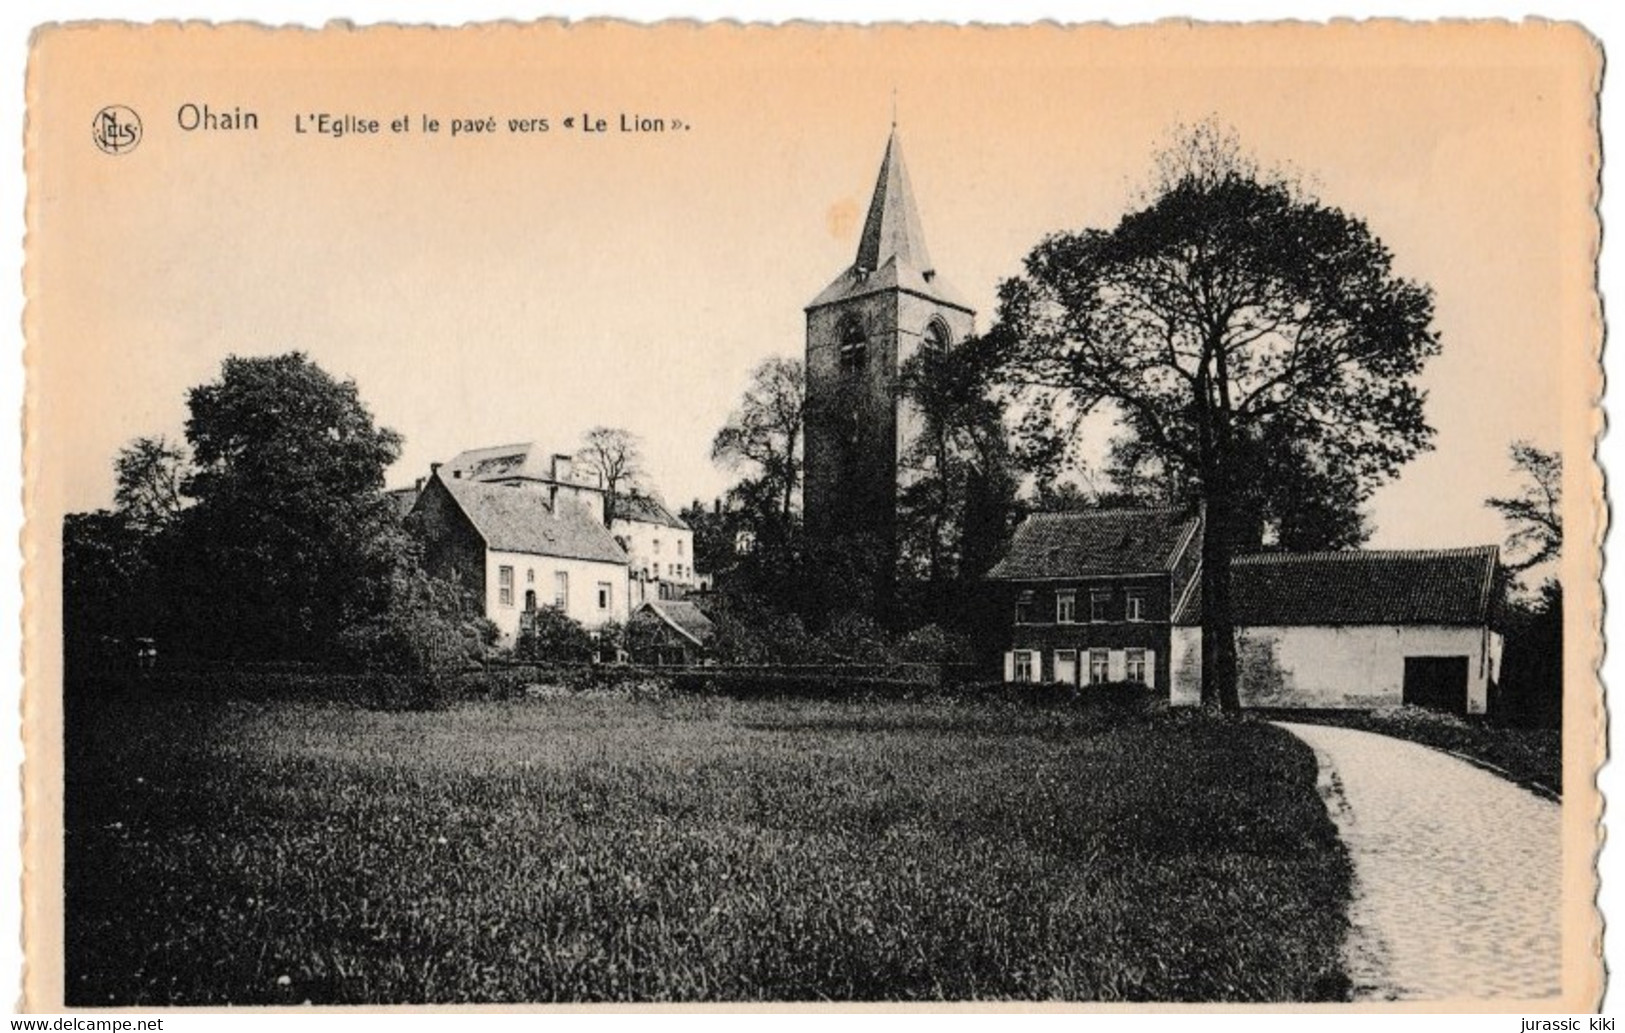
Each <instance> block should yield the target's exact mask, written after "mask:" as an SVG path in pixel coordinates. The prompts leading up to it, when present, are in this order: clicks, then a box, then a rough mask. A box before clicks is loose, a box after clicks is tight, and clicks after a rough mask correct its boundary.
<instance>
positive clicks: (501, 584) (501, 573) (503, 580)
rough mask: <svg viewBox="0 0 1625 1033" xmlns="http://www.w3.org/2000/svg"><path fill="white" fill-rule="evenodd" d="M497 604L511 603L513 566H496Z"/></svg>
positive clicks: (506, 604)
mask: <svg viewBox="0 0 1625 1033" xmlns="http://www.w3.org/2000/svg"><path fill="white" fill-rule="evenodd" d="M497 604H498V605H500V606H512V605H513V568H512V567H498V568H497Z"/></svg>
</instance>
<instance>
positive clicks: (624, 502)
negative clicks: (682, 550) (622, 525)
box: [615, 495, 688, 531]
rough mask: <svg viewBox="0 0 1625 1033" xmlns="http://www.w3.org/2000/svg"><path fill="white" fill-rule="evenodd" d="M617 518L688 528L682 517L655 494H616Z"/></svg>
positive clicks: (684, 529)
mask: <svg viewBox="0 0 1625 1033" xmlns="http://www.w3.org/2000/svg"><path fill="white" fill-rule="evenodd" d="M615 519H617V520H621V519H626V520H636V521H638V522H639V523H643V524H659V525H661V526H662V527H675V528H677V529H678V530H679V531H686V530H688V524H686V523H684V522H683V520H682V518H681V517H678V516H675V515H673V514H672V511H671V510H669V509H667V508H666V506H665V504H664V503H662V502H661V501H660V500H659V499H657V498H655V497H654V496H653V495H616V496H615Z"/></svg>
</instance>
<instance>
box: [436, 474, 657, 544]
mask: <svg viewBox="0 0 1625 1033" xmlns="http://www.w3.org/2000/svg"><path fill="white" fill-rule="evenodd" d="M435 480H437V481H438V482H439V483H440V485H441V486H442V487H444V488H445V489H446V491H447V493H448V494H450V495H451V497H452V499H453V500H454V501H455V502H456V503H457V505H458V507H459V508H461V509H462V511H463V513H464V514H465V515H466V516H467V517H468V519H469V522H470V523H472V524H473V525H474V529H475V530H476V531H478V532H479V534H480V537H481V538H483V539H485V547H486V548H488V549H492V550H494V551H497V552H523V553H529V554H531V555H534V556H558V557H562V558H565V559H578V560H595V561H597V562H600V563H615V564H619V565H621V566H625V565H626V562H627V559H626V551H625V550H624V549H622V548H621V547H620V546H619V545H617V544H616V543H615V539H614V538H613V537H612V536H611V535H610V533H609V531H608V530H607V529H605V527H604V525H603V524H602V523H600V522H599V521H597V520H594V519H593V518H592V516H591V514H589V513H588V512H587V511H586V509H585V507H582V506H577V505H570V504H563V503H561V504H560V506H559V508H558V512H556V513H555V512H554V511H553V509H552V508H551V507H550V506H548V504H547V496H546V495H545V494H543V493H542V492H539V491H531V490H528V489H525V488H521V487H509V486H507V485H502V484H485V483H482V482H480V481H466V480H462V481H460V480H447V479H446V478H443V477H441V476H440V475H439V474H438V473H437V474H436V475H435Z"/></svg>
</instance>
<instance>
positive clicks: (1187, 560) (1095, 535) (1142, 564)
mask: <svg viewBox="0 0 1625 1033" xmlns="http://www.w3.org/2000/svg"><path fill="white" fill-rule="evenodd" d="M1199 524H1200V522H1199V521H1198V520H1197V519H1196V518H1195V517H1193V516H1191V515H1190V514H1188V513H1186V512H1184V511H1181V510H1178V509H1171V508H1169V509H1122V510H1095V511H1083V512H1073V513H1037V514H1034V515H1032V516H1030V517H1028V518H1027V519H1026V520H1025V521H1023V522H1022V524H1021V526H1020V527H1019V528H1017V529H1016V533H1015V536H1014V539H1013V540H1012V542H1011V545H1010V551H1009V553H1008V554H1007V555H1006V556H1005V558H1004V559H1003V560H1001V561H1000V562H999V563H998V564H997V565H996V566H995V567H994V568H993V569H992V571H990V572H989V573H988V579H989V582H990V584H991V585H992V586H993V587H992V590H993V591H994V592H995V593H996V595H997V597H998V602H997V605H999V606H1000V607H1002V609H1003V610H1004V612H1005V613H1007V614H1009V621H1010V624H1009V629H1010V632H1009V636H1008V640H1007V641H1006V642H1005V643H1004V644H1003V655H1004V680H1005V681H1007V682H1046V683H1060V684H1065V685H1082V686H1087V685H1097V684H1103V683H1106V682H1139V683H1142V684H1145V685H1148V686H1150V687H1152V688H1166V687H1167V686H1168V685H1169V684H1170V678H1171V673H1172V667H1171V642H1172V639H1171V628H1172V618H1173V614H1174V610H1175V607H1176V606H1177V604H1178V602H1179V599H1180V598H1181V596H1182V595H1183V594H1184V592H1185V589H1186V587H1187V585H1188V584H1189V581H1190V578H1191V577H1192V576H1193V574H1194V572H1195V570H1196V568H1197V565H1198V562H1199V560H1200V553H1201V542H1200V539H1199V537H1198V528H1199Z"/></svg>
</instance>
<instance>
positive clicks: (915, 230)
mask: <svg viewBox="0 0 1625 1033" xmlns="http://www.w3.org/2000/svg"><path fill="white" fill-rule="evenodd" d="M893 289H898V290H905V291H909V292H911V293H914V294H920V295H923V296H925V297H928V298H931V299H933V300H935V301H939V302H942V303H943V304H945V305H950V306H952V307H954V308H958V309H962V310H964V311H966V312H970V311H972V309H971V307H970V304H969V303H968V302H966V301H965V300H964V298H963V296H962V295H961V294H960V293H959V292H958V291H957V290H955V289H954V288H953V287H951V286H950V285H949V284H948V283H947V281H945V280H943V279H942V277H940V276H938V275H937V271H936V269H935V267H934V266H933V265H932V264H931V255H930V253H929V252H928V251H927V250H926V247H925V231H924V230H922V229H921V228H920V212H919V209H918V208H917V207H916V206H915V204H914V187H913V185H912V184H911V183H910V182H909V179H908V166H907V165H906V164H905V163H904V161H903V146H902V143H901V141H899V140H898V137H897V127H896V126H893V127H892V133H891V137H890V138H889V139H888V140H887V141H886V156H885V157H884V158H882V159H881V162H880V176H879V177H878V178H877V179H876V180H875V192H874V196H873V197H872V198H871V199H870V201H869V215H868V217H867V218H866V219H865V220H864V222H863V234H862V235H861V236H860V237H859V238H858V254H857V258H856V259H855V260H854V261H853V263H852V265H851V267H849V268H848V269H847V270H846V271H844V272H843V273H841V275H840V276H837V277H836V278H835V282H834V283H831V284H830V285H829V286H828V287H826V288H824V290H823V292H822V293H820V294H819V295H818V297H816V298H814V299H813V300H812V303H811V304H810V305H808V306H807V307H808V308H809V309H814V308H820V307H822V306H824V305H829V304H832V303H834V302H837V301H842V300H845V299H847V298H856V297H862V296H863V295H865V294H873V293H876V292H878V291H884V290H893Z"/></svg>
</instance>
